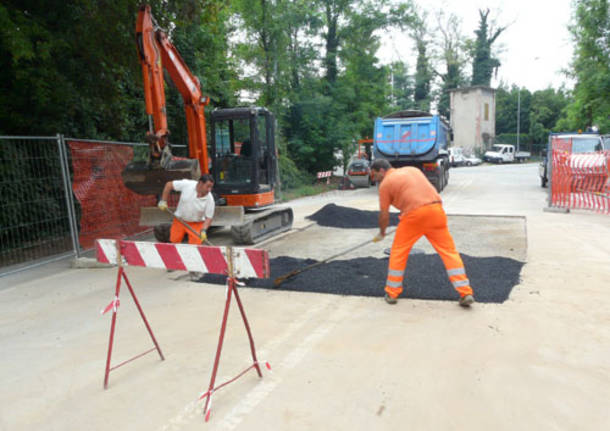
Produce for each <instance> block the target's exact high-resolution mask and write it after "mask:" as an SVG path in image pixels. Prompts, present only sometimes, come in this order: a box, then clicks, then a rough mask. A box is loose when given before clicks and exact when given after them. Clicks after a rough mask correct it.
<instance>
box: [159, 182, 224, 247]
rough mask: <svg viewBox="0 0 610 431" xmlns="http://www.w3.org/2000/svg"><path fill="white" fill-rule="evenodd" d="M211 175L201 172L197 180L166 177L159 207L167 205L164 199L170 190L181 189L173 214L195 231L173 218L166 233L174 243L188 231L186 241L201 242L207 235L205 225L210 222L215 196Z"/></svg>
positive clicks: (179, 240)
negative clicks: (168, 178) (171, 179)
mask: <svg viewBox="0 0 610 431" xmlns="http://www.w3.org/2000/svg"><path fill="white" fill-rule="evenodd" d="M213 186H214V178H213V177H212V176H211V175H208V174H206V175H202V176H201V177H200V178H199V180H198V181H195V180H174V181H168V182H167V183H166V184H165V187H164V188H163V193H162V195H161V200H160V201H159V204H158V207H159V209H160V210H162V211H165V210H166V209H167V199H168V198H169V194H170V192H171V191H172V190H175V191H177V192H180V200H179V201H178V208H177V209H176V212H175V213H174V215H175V216H176V217H179V218H180V219H181V220H182V221H184V222H185V223H186V224H188V225H189V226H190V227H191V228H193V230H194V231H195V232H199V236H196V235H195V234H194V233H193V232H191V231H190V230H189V229H187V228H186V227H185V226H183V225H182V223H180V222H179V221H178V220H176V218H174V220H173V223H172V227H171V230H170V234H169V240H170V241H171V242H173V243H180V242H182V240H183V239H184V235H185V234H186V235H188V240H189V244H202V243H203V242H204V241H205V240H206V239H207V229H208V228H209V227H210V225H211V224H212V218H213V217H214V207H215V203H214V197H213V196H212V193H211V191H212V187H213Z"/></svg>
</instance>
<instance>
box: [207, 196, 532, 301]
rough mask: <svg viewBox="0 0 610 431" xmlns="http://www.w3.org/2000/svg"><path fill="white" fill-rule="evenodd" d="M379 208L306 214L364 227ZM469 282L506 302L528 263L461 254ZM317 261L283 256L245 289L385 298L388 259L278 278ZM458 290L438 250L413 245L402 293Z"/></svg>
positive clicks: (425, 295) (482, 297) (338, 263)
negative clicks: (426, 251)
mask: <svg viewBox="0 0 610 431" xmlns="http://www.w3.org/2000/svg"><path fill="white" fill-rule="evenodd" d="M378 217H379V212H378V211H363V210H358V209H355V208H348V207H342V206H339V205H335V204H328V205H326V206H324V207H323V208H322V209H320V210H319V211H318V212H316V213H314V214H312V215H310V216H308V217H307V218H308V219H310V220H313V221H315V222H317V223H318V224H319V225H321V226H327V227H335V228H344V229H345V228H347V229H350V228H351V229H356V228H360V229H365V228H375V227H377V226H378ZM390 224H391V225H397V224H398V216H397V214H391V219H390ZM462 259H463V261H464V266H465V267H466V272H467V275H468V278H469V279H470V284H471V286H472V288H473V290H474V296H475V299H476V300H477V301H478V302H490V303H502V302H504V301H506V299H507V298H508V296H509V294H510V292H511V290H512V288H513V287H514V286H516V285H517V284H519V281H520V273H521V268H522V267H523V265H524V263H523V262H520V261H518V260H515V259H510V258H506V257H501V256H493V257H474V256H468V255H462ZM316 262H317V261H316V260H313V259H297V258H293V257H288V256H280V257H277V258H273V259H271V260H270V266H271V277H270V278H267V279H246V280H241V281H243V282H244V283H245V284H246V286H247V287H252V288H263V289H274V290H291V291H298V292H318V293H329V294H336V295H352V296H372V297H382V296H383V295H384V294H385V292H384V289H383V288H384V285H385V280H386V276H387V268H388V257H387V256H382V257H380V258H376V257H361V258H356V259H350V260H335V261H331V262H327V263H324V264H321V265H317V266H315V267H313V268H311V269H306V270H304V271H302V272H300V273H298V274H296V275H294V276H293V277H290V278H288V279H286V280H285V281H283V282H282V283H281V284H279V285H277V286H276V285H275V284H274V280H275V279H276V278H278V277H280V276H283V275H286V274H288V273H290V272H292V271H295V270H298V269H303V268H305V267H307V266H309V265H312V264H314V263H316ZM199 281H200V282H205V283H218V284H224V283H226V276H224V275H215V274H206V275H204V276H203V277H202V278H201V279H200V280H199ZM458 296H459V295H458V293H457V292H456V291H455V290H454V289H453V288H452V286H451V283H450V282H449V279H448V277H447V272H446V270H445V267H444V265H443V262H442V261H441V259H440V257H439V256H438V255H437V254H435V253H434V254H424V253H422V250H418V249H413V250H411V254H410V255H409V262H408V266H407V270H406V271H405V278H404V291H403V294H402V297H407V298H414V299H433V300H434V299H435V300H456V299H457V298H458Z"/></svg>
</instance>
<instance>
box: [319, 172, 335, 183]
mask: <svg viewBox="0 0 610 431" xmlns="http://www.w3.org/2000/svg"><path fill="white" fill-rule="evenodd" d="M332 175H333V171H323V172H318V173H317V174H316V176H317V178H318V180H321V179H322V178H326V184H330V177H332Z"/></svg>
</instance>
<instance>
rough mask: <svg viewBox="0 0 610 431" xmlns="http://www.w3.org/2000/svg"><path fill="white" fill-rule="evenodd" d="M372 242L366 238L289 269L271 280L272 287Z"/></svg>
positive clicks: (389, 232)
mask: <svg viewBox="0 0 610 431" xmlns="http://www.w3.org/2000/svg"><path fill="white" fill-rule="evenodd" d="M395 230H396V229H392V230H390V231H388V232H387V233H386V236H388V235H389V234H391V233H393V232H394V231H395ZM372 242H373V239H367V240H366V241H365V242H363V243H361V244H358V245H355V246H353V247H351V248H348V249H347V250H343V251H342V252H340V253H337V254H334V255H332V256H331V257H327V258H326V259H324V260H321V261H320V262H316V263H312V264H311V265H307V266H305V267H303V268H299V269H295V270H294V271H290V272H289V273H288V274H284V275H280V276H279V277H277V278H276V279H275V280H273V287H278V286H279V285H280V284H282V283H283V282H284V281H286V280H288V279H289V278H291V277H294V276H295V275H297V274H300V273H301V272H303V271H307V270H308V269H311V268H315V267H316V266H319V265H322V264H325V263H328V262H330V261H331V260H333V259H335V258H337V257H339V256H343V255H344V254H347V253H350V252H352V251H355V250H358V249H359V248H360V247H364V246H365V245H367V244H370V243H372Z"/></svg>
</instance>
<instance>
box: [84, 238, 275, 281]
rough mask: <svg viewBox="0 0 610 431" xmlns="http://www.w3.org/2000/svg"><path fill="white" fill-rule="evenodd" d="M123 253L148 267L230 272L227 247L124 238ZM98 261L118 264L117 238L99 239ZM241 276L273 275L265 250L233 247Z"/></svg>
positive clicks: (129, 260)
mask: <svg viewBox="0 0 610 431" xmlns="http://www.w3.org/2000/svg"><path fill="white" fill-rule="evenodd" d="M120 243H121V255H122V256H123V258H124V261H125V263H126V264H127V265H132V266H144V267H147V268H161V269H174V270H179V271H196V272H203V273H210V274H227V270H228V266H227V247H207V246H198V245H192V244H165V243H155V242H146V241H121V242H120ZM95 250H96V255H97V260H98V261H99V262H102V263H116V261H117V246H116V240H113V239H98V240H97V241H96V244H95ZM231 250H232V251H233V265H234V271H235V276H236V277H237V278H267V277H269V257H268V255H267V252H266V251H265V250H258V249H248V248H232V249H231Z"/></svg>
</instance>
